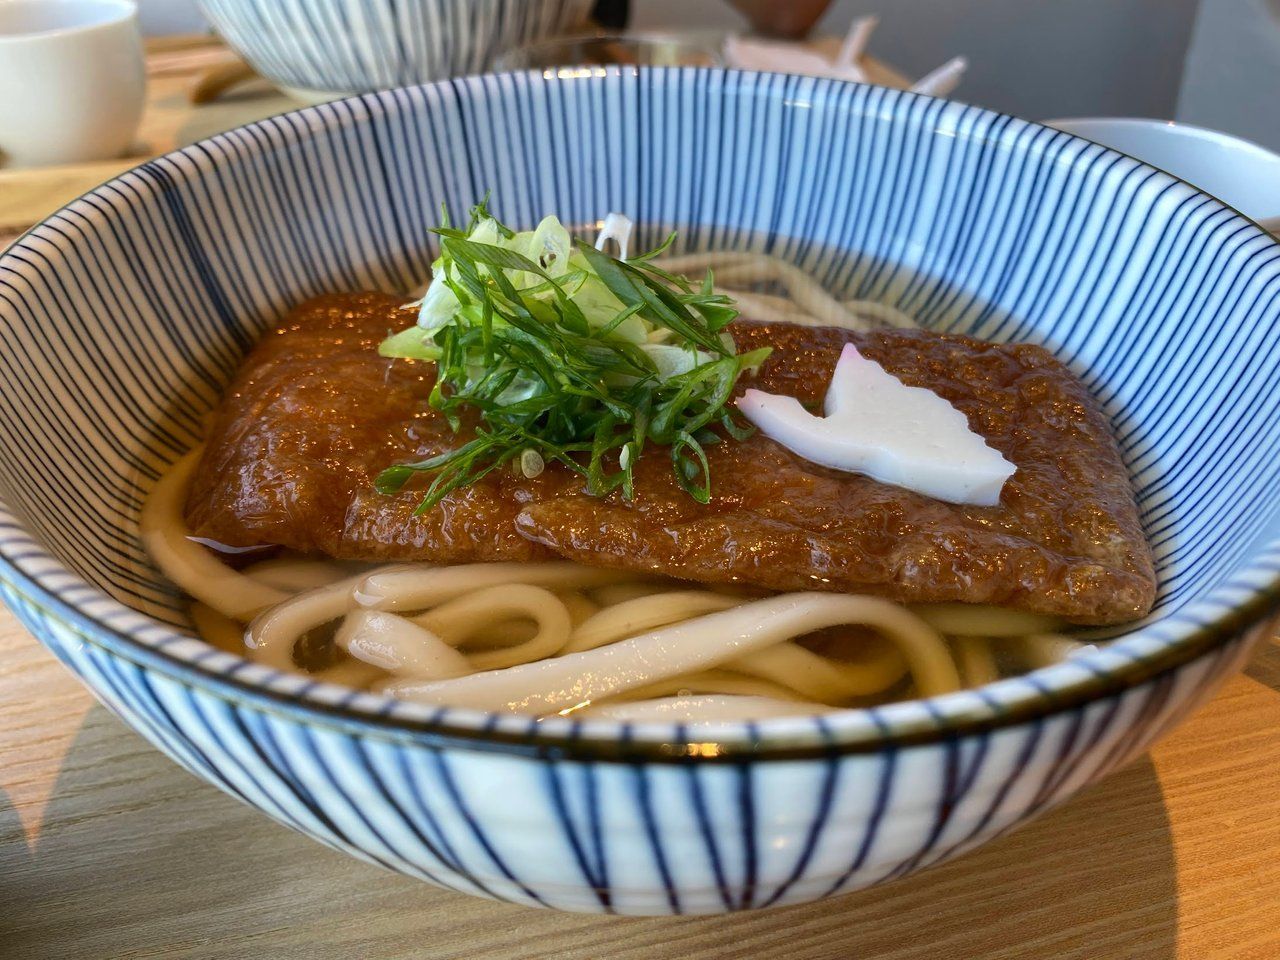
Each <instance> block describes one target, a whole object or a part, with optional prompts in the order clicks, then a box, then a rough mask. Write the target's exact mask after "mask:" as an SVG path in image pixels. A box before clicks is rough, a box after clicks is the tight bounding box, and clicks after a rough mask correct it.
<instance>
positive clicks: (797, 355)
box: [187, 293, 1155, 624]
mask: <svg viewBox="0 0 1280 960" xmlns="http://www.w3.org/2000/svg"><path fill="white" fill-rule="evenodd" d="M402 303H403V301H402V300H401V299H399V298H395V297H389V296H385V295H382V294H374V293H362V294H338V295H330V296H325V297H321V298H319V299H317V300H313V301H311V302H309V303H306V304H304V305H302V306H301V307H299V308H298V309H297V310H296V311H295V312H293V313H292V314H291V315H289V316H288V317H287V318H285V319H284V320H283V321H282V322H281V323H280V324H279V326H278V327H277V328H276V329H275V330H272V331H270V332H268V333H267V335H265V336H264V337H263V339H262V341H261V342H260V343H259V344H258V346H257V347H256V348H255V349H254V351H253V352H252V353H251V354H250V356H249V357H248V359H247V361H246V363H245V364H244V366H243V368H242V369H241V371H240V373H239V375H238V376H237V377H236V379H235V381H234V382H233V383H232V384H231V386H230V388H229V390H228V391H227V394H226V399H225V400H224V402H223V405H222V407H221V409H220V410H219V411H218V415H217V417H216V420H215V422H214V424H213V426H212V429H211V432H210V437H209V441H208V445H207V447H206V450H205V453H204V457H203V461H202V463H201V464H200V467H199V469H198V471H197V473H196V478H195V481H194V484H193V487H192V489H191V493H190V498H189V500H188V504H187V519H188V521H189V523H190V524H191V527H192V529H193V531H194V533H195V534H196V535H198V536H200V537H205V538H209V539H211V540H215V541H219V542H221V543H224V544H228V545H230V546H237V547H243V546H250V545H254V544H278V545H281V546H285V547H290V548H293V549H296V550H301V551H305V552H315V553H321V554H327V555H330V556H334V557H338V558H343V559H359V560H426V561H433V562H439V563H467V562H475V561H496V560H527V559H537V558H548V557H554V556H562V557H568V558H571V559H574V560H578V561H581V562H584V563H588V564H595V565H599V566H605V567H615V568H624V569H628V570H641V571H652V572H654V573H660V574H665V575H669V576H673V577H680V578H684V579H687V580H694V581H701V582H705V583H730V582H732V583H739V584H745V585H750V586H753V587H760V588H766V589H771V590H814V589H816V590H830V591H839V592H847V593H864V594H871V595H875V596H882V597H887V598H890V599H892V600H897V601H901V602H906V603H925V602H944V601H961V602H970V603H984V604H997V605H1000V606H1004V607H1009V608H1013V609H1019V610H1026V611H1033V612H1037V613H1044V614H1050V615H1053V616H1057V617H1062V618H1064V619H1067V620H1070V621H1073V622H1076V623H1085V624H1107V623H1121V622H1125V621H1129V620H1133V619H1134V618H1136V617H1140V616H1142V615H1143V614H1145V613H1146V612H1147V611H1148V610H1149V609H1150V607H1151V604H1152V602H1153V599H1154V595H1155V578H1154V574H1153V570H1152V561H1151V555H1150V551H1149V548H1148V546H1147V544H1146V541H1145V539H1144V538H1143V535H1142V529H1141V526H1140V524H1139V521H1138V515H1137V510H1136V507H1135V504H1134V499H1133V492H1132V489H1131V487H1130V485H1129V480H1128V476H1127V473H1126V471H1125V468H1124V465H1123V463H1122V462H1121V460H1120V456H1119V453H1118V452H1117V449H1116V444H1115V441H1114V439H1113V438H1112V436H1111V433H1110V430H1109V428H1108V426H1107V423H1106V420H1105V418H1104V417H1103V416H1102V414H1101V413H1100V411H1099V410H1098V409H1097V407H1096V405H1095V404H1094V402H1093V400H1092V398H1091V397H1090V395H1089V393H1088V391H1087V390H1085V388H1084V386H1083V385H1082V384H1081V383H1080V382H1079V381H1078V380H1077V379H1076V378H1075V377H1074V376H1073V375H1072V374H1071V373H1070V372H1069V371H1068V370H1067V369H1066V368H1065V367H1063V366H1062V365H1061V364H1060V363H1058V362H1057V361H1056V360H1055V359H1054V358H1053V357H1052V356H1050V355H1049V354H1048V353H1047V352H1046V351H1044V350H1042V349H1040V348H1039V347H1035V346H1031V345H1025V344H996V343H984V342H981V341H977V340H972V339H968V338H965V337H957V336H946V335H941V334H936V333H928V332H915V331H910V332H904V331H885V332H876V333H866V334H856V333H850V332H848V331H845V330H837V329H832V328H809V327H800V326H794V325H790V324H775V325H767V324H757V323H751V322H747V321H743V320H739V321H737V322H735V323H734V324H733V325H732V332H733V334H734V337H735V340H736V341H737V344H738V348H739V350H740V351H748V350H752V349H755V348H757V347H765V346H770V347H772V348H773V353H772V355H771V356H770V357H769V358H768V360H766V361H765V363H764V365H763V366H762V367H761V369H760V371H759V373H758V374H757V375H755V376H751V375H748V376H744V377H743V378H742V380H741V381H740V383H739V384H738V390H739V392H741V391H743V390H745V389H747V388H750V387H755V388H758V389H760V390H764V391H768V392H771V393H780V394H788V395H791V396H794V397H796V398H797V399H798V400H799V401H800V402H801V403H802V404H804V405H805V406H806V407H808V408H810V409H819V408H820V406H821V402H822V398H823V396H824V394H825V393H826V390H827V387H828V385H829V383H830V380H831V377H832V372H833V370H834V368H835V365H836V361H837V359H838V358H839V356H840V354H841V351H842V349H843V347H844V345H845V344H846V343H854V344H856V346H857V348H858V349H859V350H860V351H861V352H862V354H863V355H865V356H866V357H868V358H870V359H871V360H874V361H876V362H877V363H879V364H880V365H882V366H883V367H884V369H885V370H886V371H888V372H889V373H891V374H893V375H894V376H895V377H897V378H899V379H900V380H901V381H902V382H903V383H905V384H909V385H913V386H921V387H926V388H928V389H930V390H933V391H935V392H936V393H938V394H939V395H940V396H942V397H944V398H945V399H946V400H947V401H949V402H950V403H951V404H953V405H954V406H955V408H956V409H958V410H959V411H961V412H962V413H963V414H964V415H965V416H966V417H967V418H968V420H969V424H970V426H971V428H972V429H973V430H974V431H975V432H977V433H979V434H981V436H982V437H983V438H984V439H985V440H986V442H987V443H988V444H990V446H991V447H993V448H994V449H995V450H998V451H999V452H1000V453H1001V454H1002V455H1003V456H1004V457H1005V458H1007V459H1008V460H1009V461H1010V462H1011V463H1012V464H1014V465H1015V466H1016V467H1017V471H1016V473H1014V475H1013V476H1012V477H1011V478H1010V479H1009V480H1008V481H1007V482H1006V483H1005V484H1004V487H1003V490H1002V492H1001V494H1000V502H999V504H998V505H996V506H989V507H986V506H972V505H963V504H952V503H946V502H943V501H942V500H937V499H934V498H931V497H928V496H924V495H922V494H918V493H914V492H912V491H910V490H904V489H902V488H899V487H894V486H889V485H886V484H883V483H880V482H878V481H876V480H873V479H870V478H869V477H866V476H862V475H859V474H852V473H844V472H840V471H836V470H831V469H827V468H825V467H822V466H819V465H817V464H815V463H812V462H810V461H808V460H804V459H801V458H800V457H798V456H796V455H795V454H793V453H791V452H789V451H788V450H786V449H785V448H783V447H782V446H780V445H779V444H777V443H775V442H773V441H772V440H770V439H768V438H767V437H765V436H763V435H762V434H758V433H757V434H755V435H753V436H751V437H749V438H747V439H745V440H741V441H725V442H721V443H714V444H709V445H708V446H707V447H706V454H707V457H708V460H709V465H710V476H711V478H712V480H711V499H710V503H709V504H702V503H699V502H697V501H696V500H695V499H693V498H692V497H690V496H689V495H688V494H687V493H686V492H685V491H684V490H682V489H681V488H680V486H679V484H678V483H677V482H676V479H675V477H674V476H673V472H672V469H671V462H670V458H669V457H668V456H665V455H663V452H662V451H660V450H654V451H652V452H650V453H646V455H645V456H644V457H643V458H642V459H641V460H640V461H639V462H638V463H637V465H636V468H635V471H634V473H635V491H634V497H633V498H632V499H631V500H627V499H625V498H624V497H623V496H622V493H621V491H615V492H614V493H612V494H610V495H609V496H607V497H594V496H589V495H587V494H586V492H585V491H584V489H583V480H582V478H581V477H580V476H578V475H576V474H574V473H572V472H571V471H569V470H567V469H565V468H563V467H561V466H559V465H557V464H555V463H549V464H547V466H546V469H544V470H542V472H541V473H538V474H537V475H536V476H534V477H532V478H530V477H527V476H525V475H524V474H523V473H521V472H520V471H519V470H518V469H515V470H513V469H511V468H510V466H511V465H506V466H505V467H504V468H503V469H499V470H495V471H494V472H492V473H490V474H488V475H487V476H486V477H484V478H483V479H482V480H480V481H478V482H476V483H474V484H471V485H469V486H465V487H462V488H459V489H457V490H454V491H452V492H450V493H449V494H447V495H446V496H445V497H444V499H443V500H442V501H441V502H440V503H439V504H438V505H437V506H435V507H433V508H432V509H430V510H428V511H426V512H425V513H423V514H421V515H418V516H415V514H414V511H415V508H417V507H418V505H419V503H420V502H421V500H422V485H421V484H417V483H414V484H411V485H410V486H409V487H408V488H406V489H405V490H403V491H402V492H401V493H399V494H397V495H394V496H387V495H384V494H380V493H378V492H377V490H376V489H375V487H374V478H375V477H376V476H377V475H378V473H379V472H380V471H381V470H383V469H384V468H386V467H387V466H388V465H390V464H395V463H402V462H406V461H413V460H422V459H426V458H428V457H431V456H434V455H436V454H438V453H441V452H442V451H445V450H448V449H451V448H453V447H455V446H457V445H458V444H460V443H463V442H465V441H466V440H467V439H468V429H467V427H466V425H465V424H464V425H463V428H462V430H461V432H459V433H457V434H455V433H454V432H453V431H452V430H451V429H450V427H449V425H448V424H447V423H446V422H445V421H444V418H443V417H441V416H440V415H438V414H437V413H436V412H435V411H433V410H432V409H431V408H430V407H429V406H428V403H427V398H428V395H429V393H430V390H431V386H432V383H433V376H434V364H432V363H430V362H424V361H413V360H405V359H395V360H391V359H386V358H384V357H381V356H379V355H378V353H377V350H376V347H377V344H378V343H379V342H380V341H381V340H382V339H383V338H384V337H385V336H386V335H387V333H388V332H389V331H393V330H396V329H398V328H400V327H403V326H404V323H405V315H404V313H403V312H402V311H401V310H400V307H401V306H402Z"/></svg>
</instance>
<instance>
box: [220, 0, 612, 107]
mask: <svg viewBox="0 0 1280 960" xmlns="http://www.w3.org/2000/svg"><path fill="white" fill-rule="evenodd" d="M592 3H593V0H411V2H409V0H307V2H305V3H303V2H289V3H284V2H281V0H200V5H201V8H202V9H203V10H204V12H205V14H206V15H207V16H208V17H209V20H210V21H211V22H212V23H213V25H214V27H215V28H216V29H217V30H218V32H219V33H220V34H221V35H222V37H223V38H224V39H225V40H226V41H227V43H229V44H230V45H231V46H232V47H234V48H235V50H236V51H237V52H238V53H239V54H240V55H241V56H242V57H244V59H245V60H247V61H248V62H249V63H250V64H251V65H252V66H253V67H254V69H255V70H257V71H258V72H259V73H260V74H262V75H263V76H264V77H266V78H267V79H268V80H270V81H272V82H273V83H275V84H276V85H277V86H279V87H280V88H281V89H282V90H284V91H285V92H286V93H288V94H289V95H291V96H293V97H295V98H297V99H299V100H303V101H305V102H309V103H318V102H322V101H325V100H333V99H336V98H338V97H342V96H347V95H349V94H353V93H367V92H369V91H371V90H385V89H388V88H390V87H402V86H411V85H413V84H418V83H426V82H428V81H431V80H442V79H444V78H446V77H454V76H461V75H465V74H470V73H480V72H482V71H484V70H486V69H488V68H489V67H490V65H491V64H492V63H493V61H494V60H495V58H497V57H498V56H499V55H500V54H502V53H504V52H506V51H508V50H511V49H514V48H516V47H518V46H521V45H522V44H526V43H529V42H531V41H534V40H539V39H542V38H545V37H552V36H556V35H558V34H562V33H565V32H566V31H572V30H574V29H576V28H578V27H580V26H581V25H582V24H583V23H584V22H585V21H586V18H587V15H588V14H589V13H590V11H591V7H592Z"/></svg>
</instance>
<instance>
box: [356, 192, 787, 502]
mask: <svg viewBox="0 0 1280 960" xmlns="http://www.w3.org/2000/svg"><path fill="white" fill-rule="evenodd" d="M445 222H446V226H444V227H442V228H441V229H440V230H438V231H437V233H438V234H439V236H440V237H441V242H440V250H441V252H440V257H439V259H438V260H437V261H436V262H435V263H434V264H433V265H432V272H433V274H434V282H433V283H432V285H431V287H430V288H429V290H428V291H427V295H426V296H425V297H424V298H423V299H422V300H421V301H419V302H418V303H417V304H414V306H416V307H417V308H418V309H419V318H418V325H417V326H414V327H411V328H410V329H408V330H403V331H401V332H400V333H397V334H395V335H394V336H391V337H389V338H388V339H387V340H385V341H384V342H383V343H382V345H381V346H380V348H379V350H380V352H381V353H382V354H383V355H384V356H393V357H409V358H413V359H432V360H435V361H436V364H437V372H436V385H435V387H434V389H433V390H432V392H431V396H430V400H429V402H430V404H431V406H432V407H434V408H435V409H436V410H437V411H439V412H440V413H441V415H443V416H444V417H445V418H446V420H447V422H448V423H449V424H450V426H451V427H452V428H453V430H455V431H457V430H459V429H460V428H461V424H462V422H463V414H464V413H465V412H467V411H471V412H472V413H473V414H475V415H478V418H479V422H478V424H477V426H476V428H475V436H474V438H473V439H471V440H469V441H467V442H466V443H463V444H462V445H460V446H459V447H457V448H456V449H454V450H449V451H445V452H444V453H441V454H439V455H437V456H434V457H431V458H429V459H426V460H422V461H419V462H417V463H408V464H398V465H396V466H393V467H389V468H387V469H386V470H384V471H382V473H380V474H379V475H378V478H377V481H376V486H377V489H378V490H379V491H381V492H383V493H387V494H391V493H396V492H398V491H400V490H402V489H403V488H404V487H405V486H406V485H407V484H408V483H410V481H411V480H412V479H413V478H414V477H415V476H417V475H420V474H426V475H429V476H430V477H431V482H430V484H429V485H428V486H427V489H426V491H425V493H424V496H423V500H422V503H421V504H420V506H419V508H418V512H419V513H421V512H424V511H426V510H430V509H432V508H433V507H434V506H435V505H436V504H438V503H439V502H440V501H441V500H442V499H443V498H444V497H445V496H447V495H448V494H449V493H450V492H451V491H453V490H456V489H458V488H460V487H465V486H468V485H470V484H473V483H476V482H477V481H478V480H480V479H482V478H483V477H485V476H487V475H488V474H489V473H491V472H492V471H493V470H495V469H497V468H498V467H502V466H505V465H509V469H511V470H514V471H515V472H516V474H517V476H520V475H522V476H524V477H528V478H531V479H532V478H534V477H537V476H539V475H540V474H541V473H542V472H543V470H544V469H545V467H546V465H547V464H549V463H558V464H560V465H561V466H562V467H565V468H566V469H568V470H571V471H573V472H574V473H577V474H579V475H580V476H581V477H582V478H583V480H584V481H585V482H584V487H585V489H586V491H587V492H588V493H590V494H592V495H595V496H604V495H606V494H608V493H610V492H612V491H614V490H621V492H622V495H623V496H624V497H626V498H630V497H631V496H632V495H633V491H634V480H635V478H634V470H635V466H636V462H637V461H638V460H639V459H640V457H641V456H642V455H643V454H644V451H645V449H646V445H647V444H658V445H663V446H668V447H670V456H671V461H672V470H673V471H674V474H675V479H676V482H677V483H678V484H679V485H680V486H681V488H682V489H684V490H685V491H686V492H688V493H689V495H690V496H692V497H693V498H694V499H696V500H698V501H700V502H702V503H706V502H707V501H708V500H709V499H710V496H711V483H712V480H711V468H710V464H709V462H708V460H707V456H706V451H705V449H704V447H705V446H706V445H707V444H709V443H715V442H718V441H720V440H721V439H722V437H721V434H720V433H717V432H716V429H715V428H718V429H719V430H722V431H723V432H724V434H725V435H726V436H728V437H731V438H733V439H737V440H741V439H744V438H745V437H747V436H749V435H750V432H751V428H750V426H749V425H747V424H744V423H742V422H740V421H739V420H738V419H737V417H736V414H735V411H734V410H733V408H732V407H731V406H730V405H729V399H730V397H731V396H732V395H733V389H734V386H735V384H736V383H737V381H738V378H739V377H740V376H741V375H742V374H743V373H744V372H747V371H753V370H755V369H757V368H758V367H759V365H760V364H761V363H762V362H763V361H764V359H765V357H767V356H768V354H769V350H768V349H764V350H754V351H751V352H750V353H747V354H742V355H739V354H738V353H737V352H736V349H735V347H734V345H733V340H732V338H731V337H730V336H729V335H728V334H727V333H726V332H724V330H725V327H727V326H728V325H729V324H730V323H731V322H732V321H733V320H734V318H736V317H737V315H738V311H737V309H736V307H735V306H734V304H733V301H732V300H731V299H730V298H729V297H726V296H723V295H720V294H717V293H715V292H714V289H713V283H712V278H711V276H710V274H709V273H708V275H707V276H706V277H705V278H704V280H703V281H702V283H701V284H700V285H698V286H697V287H695V286H694V285H693V284H691V283H689V281H688V280H686V279H685V278H683V277H675V276H673V275H671V274H669V273H667V271H665V270H663V269H661V268H660V267H658V266H655V265H654V264H653V263H652V262H651V261H652V260H653V258H654V257H655V256H657V255H658V254H660V253H662V252H664V251H665V250H667V249H668V248H669V247H670V246H671V244H672V243H673V242H674V239H675V235H674V234H672V235H671V236H670V237H668V238H667V239H666V241H665V242H664V243H663V244H662V246H661V247H659V248H658V249H657V250H656V251H651V252H649V253H646V254H640V255H638V256H636V257H633V258H631V259H630V260H625V261H624V260H619V259H615V258H614V257H611V256H608V255H607V254H605V253H603V252H601V251H599V250H596V249H595V248H593V247H591V246H590V245H588V244H585V243H578V244H577V245H576V246H575V245H574V244H572V242H571V241H570V238H569V234H568V231H567V230H565V229H564V227H563V226H561V224H560V222H559V221H558V220H556V219H555V218H554V217H546V218H544V219H543V221H542V222H541V223H540V224H539V225H538V228H537V229H536V230H534V231H525V232H522V233H517V232H514V231H512V230H510V229H508V228H507V227H505V226H504V225H502V224H501V223H499V222H498V221H497V220H495V219H494V218H493V217H492V216H491V215H490V214H489V211H488V209H487V208H486V206H485V204H484V203H481V204H479V205H477V206H476V207H475V208H474V209H473V210H472V214H471V222H470V224H469V225H468V227H467V229H466V230H465V231H463V230H455V229H452V228H449V227H448V226H447V219H446V221H445Z"/></svg>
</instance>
